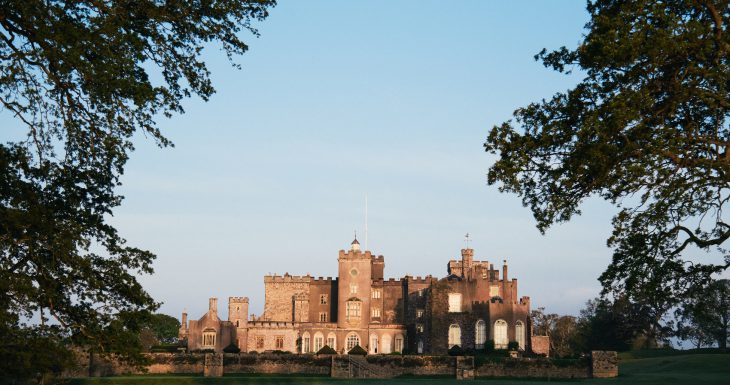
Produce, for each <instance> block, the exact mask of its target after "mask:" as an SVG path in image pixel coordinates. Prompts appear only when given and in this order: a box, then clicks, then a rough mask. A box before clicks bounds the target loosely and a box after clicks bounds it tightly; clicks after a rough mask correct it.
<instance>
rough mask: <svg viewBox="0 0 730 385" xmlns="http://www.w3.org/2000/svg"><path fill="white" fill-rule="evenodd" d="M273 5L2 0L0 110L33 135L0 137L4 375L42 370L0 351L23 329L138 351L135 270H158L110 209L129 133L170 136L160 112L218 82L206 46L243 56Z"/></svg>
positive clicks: (98, 347)
mask: <svg viewBox="0 0 730 385" xmlns="http://www.w3.org/2000/svg"><path fill="white" fill-rule="evenodd" d="M272 6H274V1H273V0H259V1H253V0H251V1H246V0H242V1H195V2H189V1H182V0H164V1H153V0H139V1H118V0H106V1H84V0H81V1H58V0H50V1H40V0H5V1H1V2H0V111H2V113H5V114H9V115H12V116H13V117H15V118H16V119H17V121H18V122H20V123H21V124H22V125H23V126H24V127H25V128H27V133H28V135H27V138H25V139H23V140H20V141H17V142H10V143H4V144H0V293H2V297H1V298H0V332H2V335H0V356H2V357H5V358H6V359H3V360H0V377H4V376H12V377H14V378H21V377H23V375H25V376H31V375H35V374H34V373H36V372H38V371H41V372H42V371H45V370H46V369H45V368H43V367H41V366H42V363H40V362H39V361H41V360H36V359H24V358H23V357H20V356H15V359H7V357H13V355H18V354H20V353H21V352H19V351H18V348H17V346H18V345H17V341H22V340H23V339H24V336H32V340H29V341H30V342H28V343H27V344H26V348H27V349H33V347H34V346H41V345H43V344H42V343H40V342H38V341H41V340H42V339H45V340H46V341H47V346H51V347H53V349H56V350H58V349H63V348H64V346H67V345H65V344H72V345H80V346H84V347H88V348H89V349H91V350H92V351H97V352H102V353H106V352H115V353H119V354H122V355H123V357H126V358H129V359H135V358H139V356H138V355H136V353H137V352H138V351H139V347H140V346H139V338H138V336H137V333H138V331H139V330H140V328H141V327H143V326H144V325H146V324H147V321H148V317H149V313H150V311H152V310H154V309H156V308H157V306H158V304H157V303H156V302H155V301H154V300H153V299H152V298H151V297H150V295H149V294H148V293H147V292H146V291H145V290H144V289H143V288H142V286H141V285H140V283H139V282H138V280H137V278H136V277H137V276H136V274H150V273H152V266H151V263H152V261H153V259H154V255H153V254H152V253H150V252H148V251H145V250H141V249H138V248H135V247H133V246H129V245H127V244H126V242H125V240H124V239H123V238H122V237H121V236H120V235H119V234H118V232H117V230H116V229H115V228H114V227H112V226H111V225H109V224H108V223H107V220H106V219H107V217H108V216H109V215H111V214H112V213H113V209H114V208H115V207H117V206H118V205H119V204H120V203H121V200H122V197H121V196H119V195H117V194H116V193H115V191H114V190H115V187H116V186H118V185H119V184H120V177H121V175H122V173H123V171H124V165H125V163H126V161H127V159H128V157H129V153H130V152H131V151H132V150H133V145H132V141H131V138H132V136H133V134H134V133H135V132H142V133H144V134H145V135H146V136H149V137H151V138H153V139H154V140H155V141H156V143H157V144H158V145H159V146H162V147H164V146H169V145H171V143H170V141H168V140H167V139H166V138H165V137H164V136H163V135H162V133H161V132H160V130H159V128H158V125H157V123H156V119H157V118H158V117H159V116H171V115H172V114H174V113H182V112H184V111H183V108H182V104H181V101H182V100H183V99H184V98H187V97H189V96H191V95H193V94H195V95H198V96H199V97H201V98H202V99H204V100H208V98H209V97H210V96H211V95H212V93H213V92H214V89H213V86H212V84H211V81H210V78H209V71H208V69H207V67H206V65H205V63H204V62H203V61H202V59H201V53H202V50H203V48H204V47H206V46H210V45H213V44H214V43H217V44H218V45H219V46H221V47H222V50H223V51H224V52H225V53H226V54H227V55H228V56H229V58H232V57H233V56H234V55H238V54H242V53H244V52H245V51H246V50H247V48H248V47H247V45H246V44H245V43H244V42H243V40H241V38H240V37H239V34H240V33H241V32H250V33H253V34H254V35H257V31H256V29H255V28H254V27H253V26H252V24H251V23H252V22H253V21H256V20H259V21H260V20H263V19H264V18H266V17H267V15H268V9H269V8H270V7H272ZM32 317H36V318H35V319H39V320H40V323H39V325H31V324H29V322H28V320H29V319H32ZM51 325H52V326H51ZM24 349H25V348H24ZM23 353H24V354H26V356H27V357H41V356H42V354H40V353H39V354H36V355H35V356H33V355H32V354H30V353H29V352H27V351H26V352H23ZM18 362H23V363H24V364H23V365H22V366H18V365H17V363H18ZM23 370H25V371H24V372H23V373H25V374H23V373H21V372H19V371H23Z"/></svg>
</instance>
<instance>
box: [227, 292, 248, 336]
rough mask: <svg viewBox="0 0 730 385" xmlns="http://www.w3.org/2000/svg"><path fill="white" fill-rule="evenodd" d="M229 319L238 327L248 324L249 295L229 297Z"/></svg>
mask: <svg viewBox="0 0 730 385" xmlns="http://www.w3.org/2000/svg"><path fill="white" fill-rule="evenodd" d="M228 321H230V322H231V323H232V324H234V325H236V327H237V328H245V327H247V326H248V297H228Z"/></svg>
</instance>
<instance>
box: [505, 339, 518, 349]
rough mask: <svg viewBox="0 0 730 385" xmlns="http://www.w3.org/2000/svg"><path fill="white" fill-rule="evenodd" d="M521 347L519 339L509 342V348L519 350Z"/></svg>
mask: <svg viewBox="0 0 730 385" xmlns="http://www.w3.org/2000/svg"><path fill="white" fill-rule="evenodd" d="M519 348H520V344H519V342H517V341H510V342H509V343H508V344H507V350H517V349H519Z"/></svg>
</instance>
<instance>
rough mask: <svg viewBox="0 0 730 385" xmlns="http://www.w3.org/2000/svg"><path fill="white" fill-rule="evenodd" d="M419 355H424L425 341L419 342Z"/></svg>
mask: <svg viewBox="0 0 730 385" xmlns="http://www.w3.org/2000/svg"><path fill="white" fill-rule="evenodd" d="M418 354H423V341H421V340H418Z"/></svg>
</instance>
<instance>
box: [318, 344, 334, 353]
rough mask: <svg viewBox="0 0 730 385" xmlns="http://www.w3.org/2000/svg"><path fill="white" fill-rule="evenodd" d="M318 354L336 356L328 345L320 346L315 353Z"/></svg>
mask: <svg viewBox="0 0 730 385" xmlns="http://www.w3.org/2000/svg"><path fill="white" fill-rule="evenodd" d="M320 354H337V351H336V350H335V349H332V348H331V347H329V345H325V346H322V349H319V351H318V352H317V355H320Z"/></svg>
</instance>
